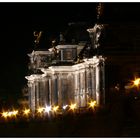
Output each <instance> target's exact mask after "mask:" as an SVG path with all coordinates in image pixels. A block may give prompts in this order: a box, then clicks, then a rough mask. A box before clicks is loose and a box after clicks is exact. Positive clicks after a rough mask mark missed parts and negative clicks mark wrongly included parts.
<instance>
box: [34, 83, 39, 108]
mask: <svg viewBox="0 0 140 140" xmlns="http://www.w3.org/2000/svg"><path fill="white" fill-rule="evenodd" d="M35 102H36V108H38V107H39V83H38V81H36V82H35Z"/></svg>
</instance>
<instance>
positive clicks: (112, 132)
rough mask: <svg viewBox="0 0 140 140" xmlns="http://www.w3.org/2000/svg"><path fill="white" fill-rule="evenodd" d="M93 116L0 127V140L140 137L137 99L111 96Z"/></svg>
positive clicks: (87, 114)
mask: <svg viewBox="0 0 140 140" xmlns="http://www.w3.org/2000/svg"><path fill="white" fill-rule="evenodd" d="M111 100H112V101H111V102H110V104H107V105H106V107H105V108H103V109H100V110H98V111H97V112H89V113H86V114H81V115H78V114H77V115H73V114H71V115H66V116H59V117H58V118H57V119H52V120H48V119H45V120H44V121H42V120H38V121H37V120H36V121H35V120H32V121H17V122H15V121H14V122H8V123H4V122H1V123H0V137H140V99H139V98H134V97H128V96H122V95H113V97H112V99H111Z"/></svg>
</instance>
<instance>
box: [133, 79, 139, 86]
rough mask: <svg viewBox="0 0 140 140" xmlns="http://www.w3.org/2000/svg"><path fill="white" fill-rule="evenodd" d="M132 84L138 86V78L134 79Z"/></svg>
mask: <svg viewBox="0 0 140 140" xmlns="http://www.w3.org/2000/svg"><path fill="white" fill-rule="evenodd" d="M133 84H134V85H135V86H138V85H139V84H140V78H136V79H135V80H134V81H133Z"/></svg>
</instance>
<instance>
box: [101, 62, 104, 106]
mask: <svg viewBox="0 0 140 140" xmlns="http://www.w3.org/2000/svg"><path fill="white" fill-rule="evenodd" d="M101 74H102V98H101V99H102V104H103V105H104V104H105V63H104V61H102V65H101Z"/></svg>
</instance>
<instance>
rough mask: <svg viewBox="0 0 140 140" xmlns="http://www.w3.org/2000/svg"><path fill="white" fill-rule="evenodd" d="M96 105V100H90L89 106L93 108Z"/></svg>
mask: <svg viewBox="0 0 140 140" xmlns="http://www.w3.org/2000/svg"><path fill="white" fill-rule="evenodd" d="M96 105H97V102H96V101H91V102H90V103H89V107H90V108H93V109H94V108H95V106H96Z"/></svg>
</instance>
